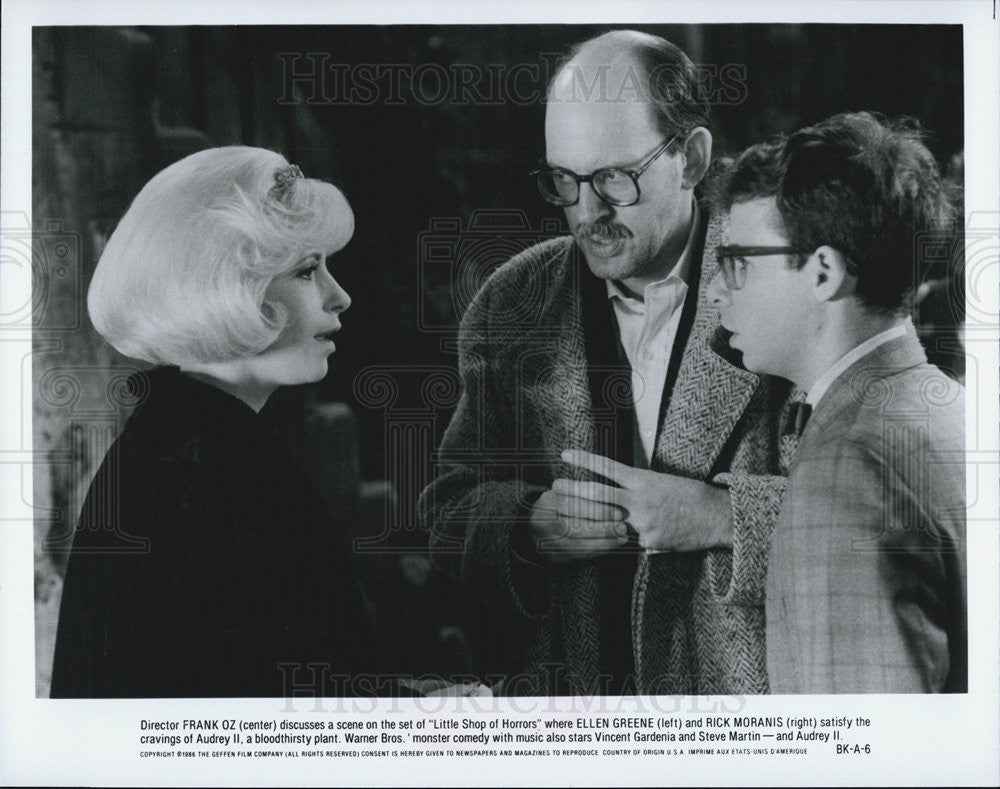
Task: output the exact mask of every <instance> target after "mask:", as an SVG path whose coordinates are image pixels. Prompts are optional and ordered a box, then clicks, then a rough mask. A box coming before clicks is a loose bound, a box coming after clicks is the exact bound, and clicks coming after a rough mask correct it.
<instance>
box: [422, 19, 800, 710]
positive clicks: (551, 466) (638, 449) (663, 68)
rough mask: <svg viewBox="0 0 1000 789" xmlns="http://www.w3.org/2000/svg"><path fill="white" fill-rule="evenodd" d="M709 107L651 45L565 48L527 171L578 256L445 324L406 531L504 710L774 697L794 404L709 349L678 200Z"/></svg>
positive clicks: (508, 274) (527, 269) (689, 220)
mask: <svg viewBox="0 0 1000 789" xmlns="http://www.w3.org/2000/svg"><path fill="white" fill-rule="evenodd" d="M702 92H703V91H702V86H701V85H700V84H699V75H698V72H697V70H696V68H695V67H694V65H693V64H692V63H691V61H690V60H689V59H688V58H687V56H686V55H685V54H684V53H683V52H681V51H680V50H679V49H678V48H677V47H675V46H673V45H672V44H670V43H668V42H666V41H664V40H663V39H661V38H658V37H655V36H651V35H648V34H644V33H639V32H634V31H617V32H613V33H608V34H605V35H602V36H600V37H598V38H596V39H593V40H591V41H588V42H586V43H584V44H582V45H580V46H578V47H577V48H576V49H575V50H574V51H573V52H572V53H571V57H570V59H569V60H568V61H567V62H566V63H565V64H564V65H563V66H562V67H561V68H560V70H559V71H558V72H557V73H556V75H555V77H554V78H553V80H552V82H551V84H550V86H549V92H548V97H547V98H548V103H547V108H546V118H545V138H546V161H545V162H544V164H543V165H542V167H541V168H540V170H539V171H538V172H537V173H536V177H537V180H538V187H539V189H540V190H541V192H542V195H543V196H544V197H545V198H546V199H547V200H548V201H549V202H551V203H553V204H555V205H557V206H560V207H562V208H563V210H564V211H565V214H566V218H567V220H568V223H569V226H570V228H571V230H572V232H573V236H572V237H564V238H558V239H553V240H551V241H547V242H544V243H541V244H539V245H537V246H535V247H533V248H531V249H528V250H526V251H525V252H523V253H521V254H520V255H518V256H516V257H515V258H514V259H513V260H511V261H510V262H508V263H507V264H506V265H504V266H502V267H501V268H500V269H499V270H498V271H496V272H495V273H494V275H493V276H492V277H491V278H490V279H489V281H488V282H487V283H486V284H485V285H484V286H483V288H482V289H481V291H480V292H479V293H478V295H477V297H476V299H475V300H474V302H473V303H472V305H471V306H470V307H469V309H468V311H467V313H466V315H465V317H464V319H463V321H462V327H461V333H460V336H459V353H460V357H459V369H460V372H461V374H462V378H463V384H464V391H463V396H462V399H461V401H460V403H459V405H458V408H457V410H456V413H455V415H454V417H453V419H452V422H451V424H450V425H449V427H448V430H447V432H446V434H445V436H444V439H443V442H442V446H441V460H442V468H441V470H440V473H439V475H438V477H437V479H436V480H435V481H434V483H432V484H431V485H430V486H429V487H428V489H427V490H426V491H425V492H424V495H423V497H422V499H421V512H422V516H423V518H424V521H425V523H426V524H427V525H428V526H429V527H430V530H431V546H432V550H433V551H434V554H435V558H436V560H437V562H438V563H439V565H440V566H442V567H443V568H444V569H446V570H447V571H450V572H451V573H452V574H454V575H455V576H456V577H458V578H459V579H460V580H461V582H462V584H463V587H464V589H465V591H466V593H467V595H468V597H469V600H470V604H471V606H472V613H473V615H472V617H471V618H472V620H473V622H474V623H475V622H478V623H479V628H478V629H479V631H480V632H476V633H474V635H475V642H476V643H477V645H478V647H479V649H480V652H481V653H482V654H484V655H485V656H487V660H486V662H485V663H484V664H483V666H485V667H486V668H487V669H489V670H497V671H500V672H502V673H503V674H504V675H505V680H504V682H503V684H502V690H503V692H507V693H512V694H548V695H563V694H567V693H571V694H594V693H599V694H603V695H620V694H630V693H636V692H641V693H657V694H676V693H762V692H765V691H766V688H767V683H766V673H765V665H764V653H763V628H764V620H763V605H762V603H763V599H762V590H763V583H764V563H763V562H764V558H765V557H766V551H767V542H768V537H769V532H770V529H771V526H772V524H773V519H774V515H775V513H776V512H777V508H778V505H779V501H780V496H781V492H782V490H783V486H784V478H783V477H782V476H781V474H782V472H783V470H784V462H783V461H784V460H786V458H785V457H783V455H782V452H781V449H782V446H783V447H784V448H785V449H786V450H788V449H791V444H790V443H787V442H786V443H785V444H784V445H781V444H780V443H779V441H778V434H777V429H776V425H777V421H778V416H779V412H780V410H781V407H782V404H783V402H784V400H785V395H786V393H787V387H784V388H783V387H782V386H781V385H776V382H774V381H762V380H761V379H759V378H758V377H757V376H756V375H753V374H751V373H747V372H745V371H742V370H738V369H736V368H734V367H733V366H731V365H729V364H728V363H727V362H726V361H724V360H723V358H721V357H720V356H719V355H717V354H716V353H715V352H713V350H712V349H711V348H710V343H711V342H712V340H713V339H714V333H715V329H716V328H717V315H716V313H715V311H714V310H712V309H711V307H710V305H709V304H708V302H707V301H706V293H705V288H704V284H705V283H707V282H708V279H707V277H708V276H709V275H710V274H711V273H712V272H711V269H712V268H714V252H713V250H714V247H715V246H716V244H717V243H718V241H719V236H720V231H721V227H722V217H719V216H715V215H710V214H709V212H708V211H707V210H706V209H704V208H701V207H699V205H698V203H697V201H696V199H695V194H694V190H695V187H696V186H697V185H698V183H699V182H700V181H701V180H702V178H703V176H704V175H705V172H706V170H707V169H708V166H709V162H710V158H711V150H712V137H711V133H710V131H709V129H708V125H709V121H708V102H707V100H706V99H705V97H704V96H703V95H702ZM724 346H725V344H724V343H722V347H723V350H726V349H725V348H724ZM598 477H606V478H609V479H611V480H612V481H613V482H615V483H617V484H618V485H619V487H615V486H612V485H608V484H605V483H602V482H601V481H600V480H599V479H598Z"/></svg>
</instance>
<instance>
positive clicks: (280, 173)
mask: <svg viewBox="0 0 1000 789" xmlns="http://www.w3.org/2000/svg"><path fill="white" fill-rule="evenodd" d="M296 178H305V176H304V175H302V170H301V169H299V166H298V165H297V164H290V165H288V166H287V167H282V168H280V169H278V170H276V171H275V173H274V186H273V187H271V191H272V192H279V193H280V192H284V191H285V190H286V189H288V187H289V186H291V183H292V181H294V180H295V179H296Z"/></svg>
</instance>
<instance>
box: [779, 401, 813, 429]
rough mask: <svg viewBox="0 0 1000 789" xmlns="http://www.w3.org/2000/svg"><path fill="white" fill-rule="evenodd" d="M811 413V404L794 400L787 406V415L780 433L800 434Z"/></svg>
mask: <svg viewBox="0 0 1000 789" xmlns="http://www.w3.org/2000/svg"><path fill="white" fill-rule="evenodd" d="M811 414H812V406H811V405H809V403H802V402H796V403H792V404H791V406H789V408H788V415H787V416H786V417H785V422H784V424H783V425H782V429H781V435H783V436H787V435H795V436H801V435H802V431H803V430H805V429H806V422H808V421H809V417H810V415H811Z"/></svg>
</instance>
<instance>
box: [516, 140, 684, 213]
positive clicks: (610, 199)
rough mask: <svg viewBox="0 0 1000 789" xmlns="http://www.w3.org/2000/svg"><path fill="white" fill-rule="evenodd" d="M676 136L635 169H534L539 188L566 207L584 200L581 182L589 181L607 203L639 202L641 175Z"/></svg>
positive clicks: (627, 204)
mask: <svg viewBox="0 0 1000 789" xmlns="http://www.w3.org/2000/svg"><path fill="white" fill-rule="evenodd" d="M677 137H678V135H676V134H675V135H674V136H673V137H671V138H670V139H669V140H667V141H666V142H665V143H663V144H662V145H661V146H660V147H659V148H657V149H656V150H655V151H653V152H652V153H651V154H650V155H649V156H648V157H647V158H646V159H645V160H643V162H642V163H641V164H639V166H638V167H636V168H635V169H634V170H626V169H624V168H622V167H602V168H601V169H600V170H594V172H592V173H591V174H590V175H577V174H576V173H574V172H573V171H572V170H567V169H565V168H563V167H544V168H541V169H538V170H532V171H531V174H532V175H533V176H535V179H536V181H537V183H538V191H539V192H541V193H542V197H544V198H545V199H546V200H548V201H549V202H550V203H552V205H557V206H560V207H562V208H565V207H566V206H571V205H576V203H577V202H578V201H579V200H580V184H582V183H589V184H590V185H591V186H592V187H593V189H594V191H595V192H596V193H597V196H598V197H600V198H601V199H602V200H603V201H604V202H605V203H610V204H611V205H615V206H629V205H635V204H636V203H638V202H639V195H640V194H641V192H640V191H639V176H640V175H642V174H643V172H645V170H646V168H647V167H649V165H651V164H652V163H653V162H654V161H656V159H657V158H658V157H659V156H660V155H661V154H662V153H663V152H664V151H665V150H667V148H669V147H670V145H671V144H672V143H673V142H674V140H676V139H677Z"/></svg>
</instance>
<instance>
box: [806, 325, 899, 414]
mask: <svg viewBox="0 0 1000 789" xmlns="http://www.w3.org/2000/svg"><path fill="white" fill-rule="evenodd" d="M912 325H913V324H912V322H911V321H910V319H909V318H907V319H906V320H905V321H903V323H900V324H898V325H896V326H893V327H892V328H891V329H886V330H885V331H884V332H879V333H878V334H876V335H875V336H874V337H869V338H868V339H867V340H865V341H864V342H863V343H861V344H860V345H856V346H855V347H854V348H852V349H851V350H849V351H848V352H847V353H845V354H844V355H843V356H841V357H840V358H839V359H838V360H837V361H836V362H834V363H833V365H832V366H831V367H830V368H829V369H828V370H827V371H826V372H825V373H823V374H822V375H821V376H820V377H819V378H817V379H816V382H815V383H814V384H813V385H812V386H810V387H809V394H807V395H806V402H807V403H808V404H809V405H811V406H815V405H816V404H817V403H818V402H819V401H820V400H821V399H822V398H823V395H825V394H826V390H827V389H829V388H830V384H832V383H833V382H834V381H836V380H837V377H838V376H839V375H840V374H841V373H842V372H844V370H846V369H847V368H848V367H850V366H851V365H852V364H854V363H855V362H856V361H858V360H859V359H861V358H863V357H864V356H867V355H868V354H869V353H871V352H872V351H874V350H875V349H876V348H878V347H879V346H880V345H885V344H886V343H887V342H891V341H892V340H895V339H896V338H897V337H902V336H903V335H904V334H906V332H907V331H908V330H909V329H910V328H911V327H912Z"/></svg>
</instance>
